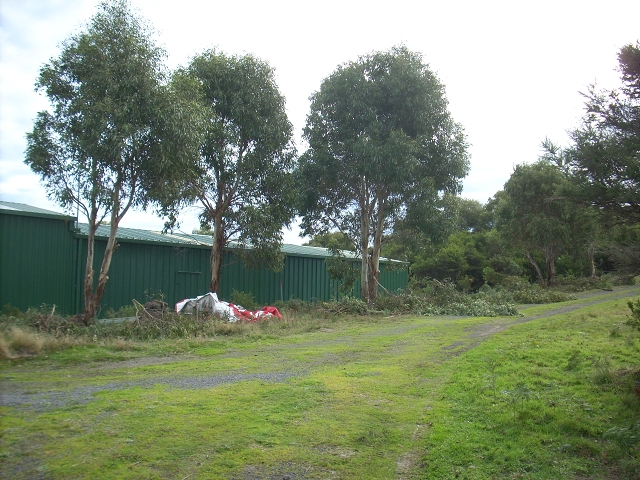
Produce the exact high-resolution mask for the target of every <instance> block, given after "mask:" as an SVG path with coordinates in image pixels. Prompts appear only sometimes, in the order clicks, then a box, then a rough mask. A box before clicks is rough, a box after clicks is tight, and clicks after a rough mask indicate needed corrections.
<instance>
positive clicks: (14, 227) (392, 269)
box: [0, 202, 408, 313]
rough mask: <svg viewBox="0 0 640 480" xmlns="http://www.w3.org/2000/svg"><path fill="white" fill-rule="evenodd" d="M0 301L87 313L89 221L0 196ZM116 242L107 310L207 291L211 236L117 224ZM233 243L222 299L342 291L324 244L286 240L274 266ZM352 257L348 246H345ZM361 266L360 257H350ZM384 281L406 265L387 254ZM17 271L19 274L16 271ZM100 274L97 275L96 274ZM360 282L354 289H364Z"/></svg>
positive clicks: (404, 278) (324, 295) (402, 279)
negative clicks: (278, 266) (242, 253)
mask: <svg viewBox="0 0 640 480" xmlns="http://www.w3.org/2000/svg"><path fill="white" fill-rule="evenodd" d="M3 205H4V208H0V248H1V251H0V305H4V304H6V303H11V304H12V305H14V306H16V307H18V308H20V309H26V308H28V307H29V306H39V305H41V304H43V303H45V304H53V303H55V304H56V305H57V306H58V307H59V308H60V310H61V311H63V312H65V313H75V312H78V311H81V309H82V305H83V297H82V283H83V282H82V279H83V275H84V266H85V264H84V262H85V259H86V252H87V234H88V226H87V225H86V224H78V223H75V221H74V220H75V219H74V218H73V217H69V216H65V215H60V214H56V213H55V212H49V211H45V210H41V209H34V208H33V207H29V206H26V205H22V204H9V203H8V202H0V207H2V206H3ZM108 233H109V228H108V226H100V227H99V228H98V231H97V232H96V251H95V253H96V254H95V268H96V269H98V268H99V265H100V261H101V258H102V255H103V253H104V249H105V248H106V240H107V236H108ZM117 238H118V244H119V246H118V248H117V250H116V251H115V253H114V255H113V259H112V262H111V268H110V270H109V283H108V284H107V288H106V290H105V295H104V297H103V299H102V302H101V311H102V312H103V313H104V312H106V310H107V309H109V308H111V309H113V310H117V309H118V308H120V307H121V306H124V305H130V304H131V303H132V299H136V300H138V301H140V302H143V303H144V301H146V300H147V298H150V297H153V296H157V295H162V297H163V298H164V299H165V301H166V302H167V303H169V304H170V305H173V304H175V303H176V302H178V301H180V300H182V299H184V298H191V297H195V296H197V295H201V294H203V293H206V292H207V291H208V289H209V281H210V278H211V270H210V265H209V255H210V250H211V242H212V239H211V237H210V236H206V235H196V234H185V233H179V234H162V233H160V232H153V231H149V230H140V229H132V228H123V227H120V228H119V229H118V234H117ZM237 252H238V246H237V245H235V244H231V245H230V246H229V248H227V249H225V252H224V254H223V269H222V278H221V283H220V285H221V291H220V298H222V299H230V298H231V293H232V291H233V290H237V291H241V292H247V293H251V294H253V296H254V298H255V299H256V302H258V303H260V304H262V305H268V304H272V303H274V302H275V301H277V300H289V299H292V298H296V299H301V300H307V301H311V300H323V301H327V300H330V299H331V298H334V297H335V296H336V295H337V287H338V284H337V282H336V281H334V280H331V279H330V278H329V276H328V274H327V271H326V263H325V260H326V259H327V258H329V257H330V253H329V252H328V251H327V250H326V249H324V248H318V247H304V246H298V245H284V246H283V253H284V254H285V262H284V268H283V269H282V270H281V271H279V272H273V271H271V270H268V269H266V268H260V269H250V268H247V267H245V266H244V264H243V263H242V262H241V261H240V257H239V256H238V255H237ZM345 254H346V255H349V253H348V252H345ZM351 260H352V261H353V263H354V267H355V268H359V265H360V263H359V260H358V259H357V258H355V257H353V256H351ZM380 271H381V273H380V277H381V284H382V285H383V286H384V287H385V288H386V289H387V290H389V291H392V292H393V291H397V290H402V289H404V288H406V286H407V283H408V265H407V264H406V263H404V262H399V261H396V260H390V259H382V260H381V264H380ZM12 272H19V273H18V274H17V275H16V274H13V273H12ZM96 277H97V275H96ZM359 289H360V286H359V282H356V285H355V287H354V292H356V294H357V292H359Z"/></svg>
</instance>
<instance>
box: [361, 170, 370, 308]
mask: <svg viewBox="0 0 640 480" xmlns="http://www.w3.org/2000/svg"><path fill="white" fill-rule="evenodd" d="M359 196H360V251H361V252H362V259H361V260H362V263H361V266H360V294H361V296H362V300H364V301H365V302H367V303H368V302H369V230H370V228H371V225H370V223H369V219H370V216H369V191H368V187H367V180H366V178H365V177H364V176H363V177H361V178H360V195H359Z"/></svg>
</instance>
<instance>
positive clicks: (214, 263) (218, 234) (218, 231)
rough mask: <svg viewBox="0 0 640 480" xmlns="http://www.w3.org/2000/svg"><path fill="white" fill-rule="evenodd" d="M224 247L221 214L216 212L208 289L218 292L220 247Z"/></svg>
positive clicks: (220, 265)
mask: <svg viewBox="0 0 640 480" xmlns="http://www.w3.org/2000/svg"><path fill="white" fill-rule="evenodd" d="M223 248H224V230H223V225H222V214H221V213H216V215H215V216H214V220H213V244H212V246H211V283H210V284H209V291H210V292H214V293H217V294H219V293H220V274H221V272H222V249H223Z"/></svg>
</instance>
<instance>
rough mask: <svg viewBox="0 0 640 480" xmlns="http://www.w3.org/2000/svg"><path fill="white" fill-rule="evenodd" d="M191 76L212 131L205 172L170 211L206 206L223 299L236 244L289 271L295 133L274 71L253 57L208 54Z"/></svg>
mask: <svg viewBox="0 0 640 480" xmlns="http://www.w3.org/2000/svg"><path fill="white" fill-rule="evenodd" d="M185 73H186V74H187V75H188V76H189V77H190V78H193V79H195V81H197V83H198V85H199V89H200V92H201V93H200V96H199V98H200V100H201V103H202V105H203V108H204V109H205V111H206V119H207V122H206V129H205V134H204V139H203V141H202V143H201V145H200V148H199V155H198V158H197V159H196V161H195V162H194V170H195V171H197V172H198V173H197V174H196V175H193V176H190V177H188V178H185V180H186V181H184V182H183V184H182V185H181V186H180V187H179V188H178V189H177V190H176V191H175V194H174V196H173V197H172V198H169V199H168V201H167V202H166V209H165V210H166V212H174V213H175V212H176V211H177V210H179V209H180V207H181V206H182V205H184V204H194V203H196V204H197V205H198V206H199V207H201V209H202V210H201V213H200V221H201V224H202V227H203V228H206V229H209V230H210V231H212V236H213V242H212V248H211V283H210V286H209V288H210V290H211V291H212V292H218V291H219V288H220V273H221V267H222V251H223V248H224V247H225V246H226V245H228V243H229V242H230V241H231V240H235V241H236V242H237V243H238V244H239V246H241V247H246V248H243V249H242V250H240V252H241V253H243V258H244V260H245V261H246V262H247V263H249V264H250V265H263V266H266V267H268V268H271V269H274V270H277V269H278V268H280V267H281V266H282V263H283V255H282V253H281V246H282V233H281V232H282V228H283V226H288V225H289V224H290V222H291V220H292V218H293V216H294V200H293V199H294V194H295V189H294V186H293V183H292V178H291V172H292V170H293V167H294V164H295V159H296V153H295V148H294V146H293V143H292V126H291V124H290V122H289V120H288V118H287V114H286V110H285V99H284V97H283V96H282V95H281V94H280V92H279V90H278V86H277V85H276V81H275V78H274V71H273V69H272V68H271V67H270V66H269V65H268V64H267V63H266V62H264V61H262V60H260V59H257V58H255V57H254V56H252V55H242V56H228V55H225V54H224V53H221V52H217V51H215V50H209V51H205V52H204V53H202V54H200V55H198V56H196V57H195V58H194V59H193V60H192V62H191V63H190V65H189V66H188V67H187V69H186V72H185ZM170 217H171V218H172V220H175V215H171V214H170ZM169 223H171V222H169Z"/></svg>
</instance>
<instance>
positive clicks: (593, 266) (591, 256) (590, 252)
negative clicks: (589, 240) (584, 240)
mask: <svg viewBox="0 0 640 480" xmlns="http://www.w3.org/2000/svg"><path fill="white" fill-rule="evenodd" d="M594 250H595V248H594V247H593V244H590V245H588V246H587V257H588V258H589V267H590V269H591V278H596V262H595V258H594V256H595V251H594Z"/></svg>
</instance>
